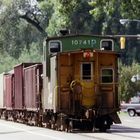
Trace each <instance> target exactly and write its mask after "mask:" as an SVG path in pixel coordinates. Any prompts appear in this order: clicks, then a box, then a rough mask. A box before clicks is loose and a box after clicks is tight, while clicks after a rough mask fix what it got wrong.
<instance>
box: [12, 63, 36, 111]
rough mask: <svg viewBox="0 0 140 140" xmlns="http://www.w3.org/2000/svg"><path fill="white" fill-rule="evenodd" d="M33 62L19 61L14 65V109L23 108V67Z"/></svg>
mask: <svg viewBox="0 0 140 140" xmlns="http://www.w3.org/2000/svg"><path fill="white" fill-rule="evenodd" d="M33 64H34V63H21V64H19V65H17V66H15V67H14V73H15V109H23V108H24V107H25V106H24V85H23V84H24V81H23V80H24V79H23V77H24V73H23V69H24V68H25V67H28V66H30V65H33Z"/></svg>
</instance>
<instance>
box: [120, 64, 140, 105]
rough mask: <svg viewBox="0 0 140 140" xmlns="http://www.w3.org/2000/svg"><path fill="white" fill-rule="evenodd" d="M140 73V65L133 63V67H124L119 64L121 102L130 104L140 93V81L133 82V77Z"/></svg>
mask: <svg viewBox="0 0 140 140" xmlns="http://www.w3.org/2000/svg"><path fill="white" fill-rule="evenodd" d="M139 73H140V65H139V64H138V63H136V62H133V63H132V65H131V66H126V65H122V63H119V75H120V78H119V95H120V100H121V101H122V100H123V101H126V102H129V100H130V98H131V97H133V96H136V93H137V92H138V91H140V86H139V85H140V81H137V82H132V81H131V78H132V76H134V75H136V74H139Z"/></svg>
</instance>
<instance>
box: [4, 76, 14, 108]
mask: <svg viewBox="0 0 140 140" xmlns="http://www.w3.org/2000/svg"><path fill="white" fill-rule="evenodd" d="M13 96H14V74H5V75H4V107H6V108H12V107H13Z"/></svg>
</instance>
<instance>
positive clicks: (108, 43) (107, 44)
mask: <svg viewBox="0 0 140 140" xmlns="http://www.w3.org/2000/svg"><path fill="white" fill-rule="evenodd" d="M100 49H101V50H111V51H113V50H114V44H113V40H111V39H103V40H101V43H100Z"/></svg>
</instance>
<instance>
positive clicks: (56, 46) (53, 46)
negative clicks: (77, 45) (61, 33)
mask: <svg viewBox="0 0 140 140" xmlns="http://www.w3.org/2000/svg"><path fill="white" fill-rule="evenodd" d="M61 49H62V43H61V42H60V41H59V40H54V41H50V42H49V53H50V54H51V53H57V52H61Z"/></svg>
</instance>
